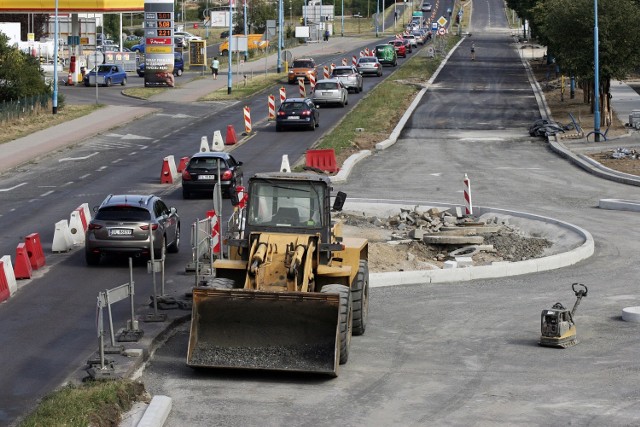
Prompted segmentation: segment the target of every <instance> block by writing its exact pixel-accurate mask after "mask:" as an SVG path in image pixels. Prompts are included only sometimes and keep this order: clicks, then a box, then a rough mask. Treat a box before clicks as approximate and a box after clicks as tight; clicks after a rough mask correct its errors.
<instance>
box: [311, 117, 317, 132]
mask: <svg viewBox="0 0 640 427" xmlns="http://www.w3.org/2000/svg"><path fill="white" fill-rule="evenodd" d="M311 130H316V119H313V122H311Z"/></svg>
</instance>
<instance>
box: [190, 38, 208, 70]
mask: <svg viewBox="0 0 640 427" xmlns="http://www.w3.org/2000/svg"><path fill="white" fill-rule="evenodd" d="M189 57H190V58H191V65H207V57H206V46H205V41H204V40H192V41H191V42H190V43H189Z"/></svg>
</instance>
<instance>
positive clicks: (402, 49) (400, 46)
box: [389, 39, 407, 58]
mask: <svg viewBox="0 0 640 427" xmlns="http://www.w3.org/2000/svg"><path fill="white" fill-rule="evenodd" d="M389 44H390V45H391V46H393V47H394V49H395V50H396V54H397V55H398V56H401V57H403V58H406V57H407V47H406V46H405V44H404V41H403V40H400V39H396V40H391V41H390V42H389Z"/></svg>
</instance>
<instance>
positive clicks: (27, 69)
mask: <svg viewBox="0 0 640 427" xmlns="http://www.w3.org/2000/svg"><path fill="white" fill-rule="evenodd" d="M8 42H9V38H8V37H7V36H5V35H4V34H0V81H1V82H2V84H1V85H0V102H2V101H11V100H17V99H19V98H23V97H31V96H35V95H42V94H49V93H51V89H50V87H49V85H47V84H46V83H45V82H44V79H43V76H42V72H41V71H40V63H39V62H38V60H37V59H36V58H34V57H33V56H31V55H28V54H26V53H23V52H20V51H19V50H18V49H16V48H13V47H10V46H9V45H8Z"/></svg>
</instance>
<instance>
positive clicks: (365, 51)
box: [364, 47, 369, 56]
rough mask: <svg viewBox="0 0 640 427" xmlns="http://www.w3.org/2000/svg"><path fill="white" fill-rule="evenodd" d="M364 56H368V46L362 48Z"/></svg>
mask: <svg viewBox="0 0 640 427" xmlns="http://www.w3.org/2000/svg"><path fill="white" fill-rule="evenodd" d="M364 56H369V48H368V47H365V48H364Z"/></svg>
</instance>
